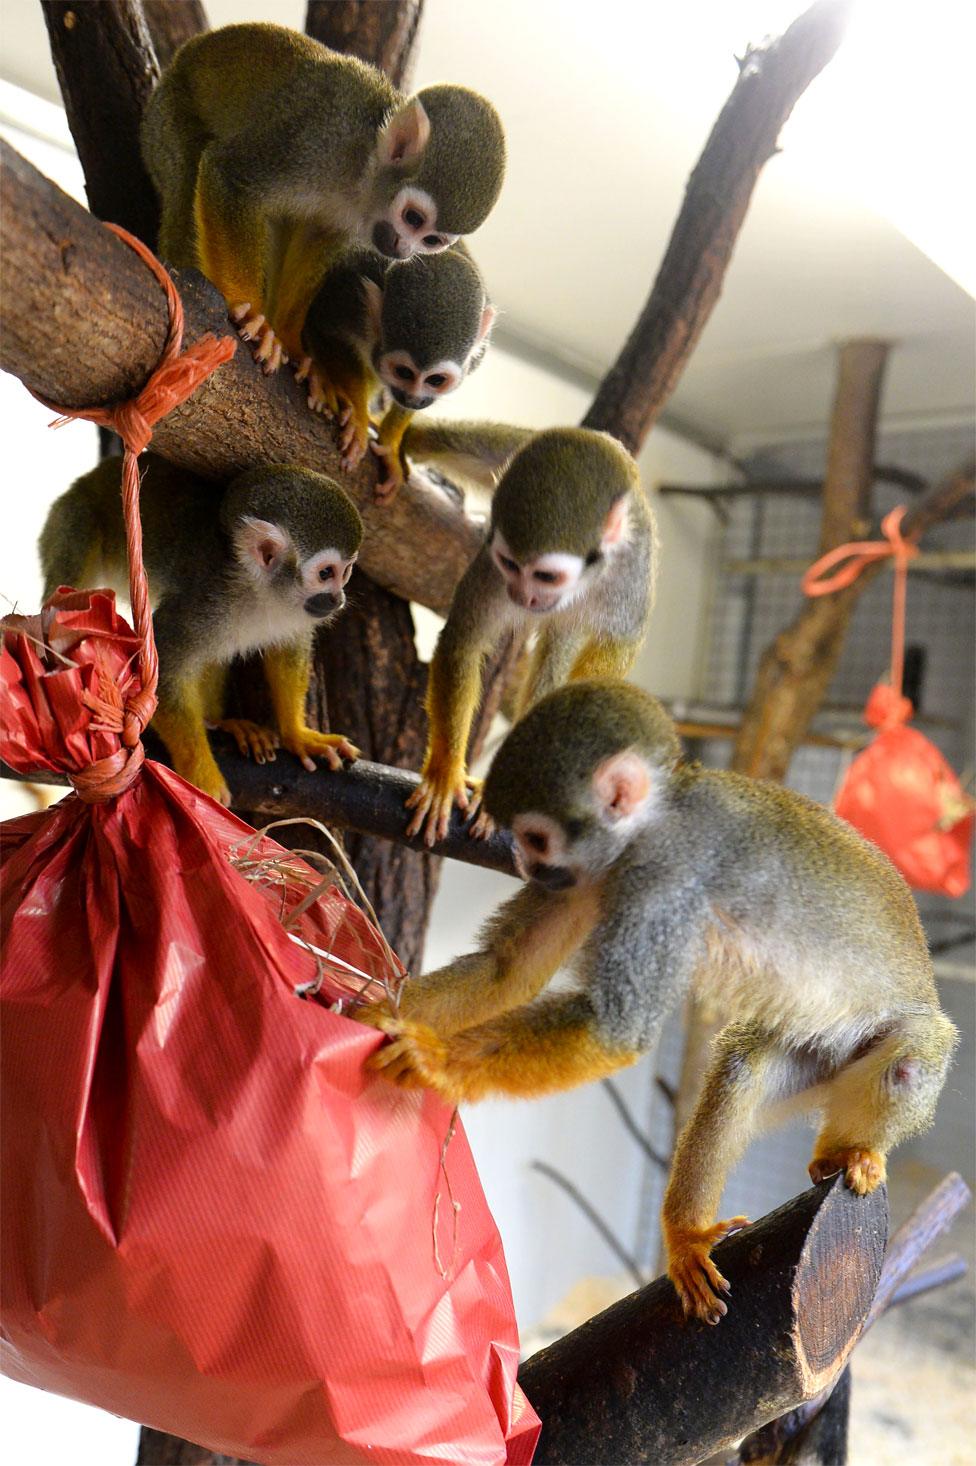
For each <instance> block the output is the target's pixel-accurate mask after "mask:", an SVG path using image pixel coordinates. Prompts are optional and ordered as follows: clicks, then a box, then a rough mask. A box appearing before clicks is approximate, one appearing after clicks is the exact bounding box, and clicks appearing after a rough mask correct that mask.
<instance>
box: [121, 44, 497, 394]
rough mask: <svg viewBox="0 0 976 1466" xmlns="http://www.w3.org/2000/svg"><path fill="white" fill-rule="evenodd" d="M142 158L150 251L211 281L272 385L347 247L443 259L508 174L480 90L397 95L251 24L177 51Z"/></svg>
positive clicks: (332, 55)
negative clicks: (155, 198) (150, 202)
mask: <svg viewBox="0 0 976 1466" xmlns="http://www.w3.org/2000/svg"><path fill="white" fill-rule="evenodd" d="M142 148H143V155H144V157H145V160H146V167H147V169H148V171H149V175H150V177H151V178H152V181H153V183H154V184H155V186H156V191H157V193H158V194H159V199H160V203H161V205H162V224H161V227H160V234H159V249H160V253H161V254H162V255H163V257H164V258H165V259H166V260H167V261H168V262H169V263H170V264H171V265H178V266H194V267H196V268H197V269H200V270H202V271H203V273H204V274H205V275H206V276H207V278H208V279H210V280H212V281H213V283H214V284H215V285H216V286H217V289H218V290H219V291H220V292H221V294H222V295H223V296H224V298H225V299H226V301H227V303H228V306H229V308H230V314H231V317H232V319H233V320H234V321H235V322H236V323H237V325H238V329H239V330H240V332H241V334H242V336H243V337H244V339H245V340H253V341H254V342H255V343H256V350H255V355H256V357H257V359H258V361H260V362H261V363H262V364H263V365H264V368H265V370H266V371H269V372H271V371H275V370H277V368H278V366H279V365H280V364H281V362H282V360H284V355H283V353H287V355H288V356H289V357H290V358H291V359H292V360H293V361H295V362H298V361H299V360H300V359H301V355H302V346H301V333H302V327H303V325H304V323H305V317H306V314H307V312H308V307H309V305H310V304H311V301H312V298H313V296H314V295H315V292H316V291H317V290H318V288H319V286H320V285H321V284H322V281H323V280H324V279H325V276H326V274H327V272H328V270H329V269H330V267H331V266H332V265H334V264H336V263H338V261H339V260H340V259H341V257H342V255H343V254H344V253H345V252H346V250H347V249H349V248H350V247H352V246H354V245H362V246H368V247H371V248H373V249H375V250H377V251H379V253H380V254H381V255H386V256H387V257H388V258H390V259H407V258H409V257H410V256H411V255H413V254H435V253H437V252H438V251H440V250H444V249H448V248H449V247H450V246H451V245H453V244H455V243H456V242H457V240H458V239H459V237H460V236H461V235H464V234H469V233H470V232H471V231H472V230H475V229H477V228H478V227H479V225H480V224H482V223H483V222H484V220H485V219H486V218H487V216H488V214H489V212H490V211H491V209H492V207H493V205H494V203H495V200H496V199H497V197H498V193H499V190H500V189H501V184H502V178H503V176H504V172H505V137H504V133H503V131H502V125H501V122H500V120H499V118H498V114H497V113H496V111H495V109H494V108H493V107H492V105H491V103H490V102H488V101H486V99H485V98H484V97H481V96H479V95H478V94H477V93H476V92H472V91H469V90H468V89H467V88H465V87H460V86H432V87H425V88H424V90H423V91H421V92H419V93H418V94H417V96H415V97H412V98H406V97H404V96H403V95H402V93H400V92H398V91H397V90H396V88H395V87H394V86H393V85H392V83H391V82H390V81H389V80H388V79H387V78H386V77H385V76H384V75H383V74H382V73H381V72H379V71H377V70H376V69H375V68H374V67H372V66H368V65H366V64H365V63H364V62H362V61H358V60H356V59H355V58H354V57H352V56H340V55H338V54H337V53H336V52H335V51H330V50H329V48H328V47H327V46H323V45H320V44H319V42H318V41H315V40H312V39H311V38H310V37H309V36H303V35H300V34H299V33H298V32H297V31H292V30H288V29H286V28H285V27H284V26H278V25H269V24H257V23H256V24H243V25H229V26H224V27H223V28H222V29H220V30H215V31H208V32H206V33H205V34H203V35H199V36H194V37H193V38H192V39H191V40H189V41H187V42H186V43H185V45H183V46H181V47H180V49H179V51H177V53H176V55H175V56H174V57H173V60H172V61H171V63H170V65H169V66H168V67H167V68H166V70H165V72H164V73H163V75H162V77H161V79H160V82H159V85H158V86H157V87H156V90H155V91H154V92H153V94H152V96H151V97H150V99H149V104H148V106H147V108H146V113H145V117H144V119H143V125H142Z"/></svg>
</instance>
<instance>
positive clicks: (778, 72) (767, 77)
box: [583, 0, 851, 453]
mask: <svg viewBox="0 0 976 1466" xmlns="http://www.w3.org/2000/svg"><path fill="white" fill-rule="evenodd" d="M850 9H851V4H850V0H817V3H816V4H814V5H811V7H810V9H809V10H807V11H805V12H804V14H803V15H801V16H800V17H799V19H798V20H796V21H794V22H793V24H792V25H791V26H790V28H789V30H787V31H786V32H785V33H784V34H783V35H782V36H780V37H779V38H778V39H777V40H774V41H769V42H766V43H765V44H763V45H762V46H756V47H750V48H749V49H748V50H747V51H746V54H745V56H744V57H743V59H742V60H741V61H740V63H739V80H738V82H737V83H736V85H735V88H734V89H733V91H732V94H731V95H730V97H729V99H728V101H727V102H726V104H725V106H724V108H723V109H722V111H721V112H720V114H719V117H718V120H717V121H716V123H715V126H714V128H713V129H712V132H711V136H710V137H709V139H708V142H707V143H706V144H705V149H704V152H703V153H702V155H701V158H700V159H699V161H698V164H697V165H696V167H695V170H694V172H693V173H692V175H691V178H690V179H689V181H688V187H687V190H686V192H685V199H684V203H683V204H682V207H681V211H680V213H679V215H678V218H677V222H676V223H675V226H674V230H673V231H672V234H671V239H670V242H669V244H668V248H667V253H666V254H665V256H664V260H663V262H662V264H661V267H660V269H659V271H658V274H657V278H656V279H655V281H654V285H653V288H652V290H651V293H650V296H649V297H648V300H647V303H646V305H645V306H644V309H643V311H642V312H641V314H640V317H639V318H638V321H637V324H636V325H635V327H634V329H633V331H632V332H631V334H630V336H629V338H628V340H627V343H626V345H625V346H624V348H623V350H622V351H621V353H620V355H619V356H618V357H617V360H616V362H615V363H614V365H613V366H612V367H611V368H610V371H609V372H608V373H607V375H606V376H605V377H604V379H603V382H602V383H601V385H600V389H599V391H598V392H597V395H596V398H595V399H594V401H593V404H592V406H591V407H590V409H589V411H588V412H587V414H586V416H585V418H584V419H583V424H584V426H585V427H589V428H602V429H604V430H605V431H606V432H609V433H613V435H614V437H616V438H619V439H620V441H621V442H622V443H624V444H626V446H627V447H628V448H629V449H630V450H631V452H633V453H636V452H637V451H638V449H639V448H640V446H641V444H642V443H643V442H644V439H645V438H646V437H647V434H648V433H649V432H650V430H651V428H652V426H653V425H654V422H655V421H656V419H657V418H658V416H659V415H660V412H661V410H662V408H663V407H664V405H665V403H666V402H667V399H668V398H669V397H670V395H671V393H672V391H673V390H674V388H675V386H676V385H677V382H678V378H679V377H680V375H681V372H682V370H683V369H684V366H685V363H686V362H687V360H688V358H689V356H690V355H691V353H692V352H693V351H694V349H695V345H696V343H697V341H698V338H699V336H700V335H701V333H702V331H703V329H704V327H705V324H706V322H707V321H708V318H709V316H710V315H711V313H712V310H713V308H714V306H715V304H716V302H717V300H718V298H719V295H720V294H721V290H722V284H723V281H724V279H725V272H726V270H727V269H728V266H729V263H730V261H731V258H732V251H733V249H734V247H735V242H736V240H737V238H738V236H739V231H740V229H741V228H742V224H743V221H744V219H745V216H746V211H747V209H748V207H749V202H750V200H751V198H752V194H753V190H754V189H755V186H756V181H757V179H758V177H759V174H760V172H761V171H762V168H763V166H764V164H765V163H766V162H767V161H768V159H769V158H770V157H771V156H772V155H773V153H774V152H775V151H776V140H777V138H778V137H779V133H780V129H781V128H782V126H783V124H784V123H785V121H786V119H787V118H788V117H789V115H790V113H791V112H792V110H793V108H794V106H795V105H796V102H797V101H798V99H799V98H800V97H801V96H802V95H803V93H804V92H805V91H806V89H807V87H808V86H809V84H810V82H811V81H813V79H814V77H815V76H816V75H817V74H818V72H820V71H822V70H823V68H824V67H825V66H826V65H827V63H828V61H830V59H831V57H832V56H833V54H834V52H835V51H836V50H837V47H838V46H839V44H840V42H841V38H842V36H843V34H844V28H845V26H846V24H847V19H848V15H849V13H850Z"/></svg>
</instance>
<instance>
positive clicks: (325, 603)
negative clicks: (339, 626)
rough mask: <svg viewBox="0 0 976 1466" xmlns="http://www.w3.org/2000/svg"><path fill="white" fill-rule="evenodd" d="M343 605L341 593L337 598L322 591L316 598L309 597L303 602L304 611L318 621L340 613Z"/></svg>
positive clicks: (344, 602)
mask: <svg viewBox="0 0 976 1466" xmlns="http://www.w3.org/2000/svg"><path fill="white" fill-rule="evenodd" d="M345 604H346V598H345V595H344V594H343V593H342V591H340V592H339V594H338V595H337V596H332V595H329V593H328V591H322V592H320V594H319V595H317V596H309V598H308V600H307V601H306V602H305V609H306V611H307V612H308V614H309V615H310V616H314V617H316V619H318V620H320V619H321V618H322V617H323V616H332V615H334V614H335V612H336V611H341V610H342V608H343V606H344V605H345Z"/></svg>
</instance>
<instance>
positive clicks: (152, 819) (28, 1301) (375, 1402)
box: [0, 262, 539, 1466]
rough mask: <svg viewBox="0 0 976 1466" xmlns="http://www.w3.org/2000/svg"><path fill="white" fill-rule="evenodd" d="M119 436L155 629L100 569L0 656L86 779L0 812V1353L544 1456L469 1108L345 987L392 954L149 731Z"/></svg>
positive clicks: (58, 752) (169, 1400)
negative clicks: (394, 1080)
mask: <svg viewBox="0 0 976 1466" xmlns="http://www.w3.org/2000/svg"><path fill="white" fill-rule="evenodd" d="M153 264H154V265H155V262H153ZM157 268H158V267H157ZM160 273H161V271H160ZM164 278H165V277H164ZM167 283H168V282H167ZM170 298H171V310H172V311H173V315H174V329H173V332H172V337H171V339H172V340H175V343H176V345H175V349H174V351H175V352H178V349H179V336H180V335H181V330H182V328H181V323H180V322H179V313H178V301H177V300H175V296H173V295H171V297H170ZM174 301H175V303H174ZM167 351H168V352H169V347H168V348H167ZM224 354H225V355H226V352H225V353H224ZM167 360H168V361H169V362H170V363H171V364H172V363H173V361H174V360H175V356H174V352H169V356H168V358H167ZM184 360H185V359H184ZM209 369H210V370H212V365H211V366H210V368H209ZM184 385H185V384H184ZM147 390H148V389H147ZM190 390H192V387H191V388H190ZM145 395H146V394H144V397H145ZM183 395H184V396H185V395H188V393H187V391H186V390H184V391H183ZM140 405H141V407H142V409H144V411H143V414H142V416H143V418H144V419H145V420H144V421H143V422H142V428H143V429H145V432H144V433H143V432H142V431H141V430H140V432H139V433H136V434H133V435H132V436H135V437H136V441H137V443H139V442H140V441H144V440H148V434H149V428H148V424H149V423H151V422H152V421H153V420H155V418H154V417H153V415H152V414H151V413H150V411H148V410H146V409H147V404H146V402H145V401H143V399H142V398H141V399H140ZM130 407H131V404H130ZM163 410H165V408H164V409H163ZM159 415H161V413H160V414H159ZM131 420H132V414H131V413H130V414H129V420H128V425H129V426H131ZM116 421H118V419H117V418H116ZM123 426H126V424H123ZM127 436H129V435H128V434H127ZM126 459H127V461H126V469H125V473H124V476H123V477H124V499H125V502H126V514H127V522H128V523H129V526H130V529H131V530H132V537H131V538H130V564H131V565H132V566H133V578H134V583H133V606H134V609H135V613H136V624H137V627H138V628H139V634H138V635H136V634H135V633H133V632H132V630H131V629H130V628H129V627H128V625H127V624H126V623H125V622H124V621H123V620H122V619H121V618H120V617H119V615H118V614H117V612H116V610H115V605H114V598H113V597H112V596H111V594H110V593H108V592H100V591H95V592H91V593H66V594H59V595H58V596H56V597H54V598H53V600H52V602H51V603H50V604H49V606H48V607H47V608H45V611H44V612H43V613H42V614H41V616H39V617H33V618H21V617H16V618H8V621H7V624H6V627H5V630H6V636H5V642H4V647H3V651H2V654H0V714H2V725H3V734H2V741H0V754H2V756H3V758H4V759H5V760H6V761H7V762H8V763H9V764H11V765H12V766H13V767H14V768H15V769H18V770H20V771H23V772H27V771H30V770H36V769H39V768H43V769H48V770H59V771H61V772H64V773H66V774H67V775H68V776H69V779H70V780H71V782H72V784H73V785H74V788H75V793H74V794H72V795H69V796H68V798H66V799H65V800H63V801H62V802H61V803H60V804H58V805H56V806H55V807H54V808H53V809H51V810H49V811H47V812H45V813H40V814H32V815H28V816H25V817H24V818H21V819H18V820H13V821H10V822H9V823H8V824H7V825H6V826H5V827H4V830H3V836H4V840H3V852H2V855H3V894H2V908H0V931H2V937H3V945H4V974H3V987H2V1039H3V1063H2V1101H3V1111H4V1123H3V1128H2V1134H0V1143H2V1152H0V1161H2V1176H3V1191H4V1206H3V1216H2V1228H3V1231H2V1248H3V1258H4V1285H3V1298H2V1340H3V1363H4V1369H5V1371H6V1372H7V1373H8V1374H10V1375H11V1376H12V1377H13V1378H15V1379H19V1380H23V1381H26V1382H27V1383H29V1384H33V1385H37V1386H40V1387H42V1388H45V1389H50V1390H54V1391H57V1392H58V1393H61V1394H66V1395H70V1396H72V1397H74V1398H77V1399H81V1400H86V1401H88V1402H90V1403H92V1404H95V1405H99V1406H101V1407H103V1408H104V1409H107V1410H110V1411H114V1412H115V1413H117V1414H120V1415H126V1416H129V1417H131V1418H133V1419H136V1420H139V1421H141V1422H144V1423H146V1424H150V1425H153V1426H155V1427H157V1428H159V1429H161V1430H165V1431H169V1432H171V1433H173V1434H176V1435H180V1436H182V1437H184V1438H187V1439H190V1440H193V1441H196V1442H199V1443H201V1444H203V1445H205V1446H207V1447H209V1448H210V1449H212V1450H215V1451H221V1452H225V1453H227V1454H230V1455H233V1456H238V1457H244V1458H246V1459H249V1460H255V1461H258V1462H262V1463H269V1466H323V1463H324V1462H329V1463H330V1466H342V1463H353V1462H365V1461H367V1460H369V1461H373V1462H385V1463H390V1466H393V1463H396V1466H408V1463H414V1462H415V1463H418V1466H419V1463H421V1462H430V1461H432V1460H435V1459H436V1460H441V1461H444V1460H450V1461H451V1462H458V1463H471V1466H475V1463H477V1466H494V1463H498V1466H500V1463H503V1462H506V1461H510V1462H516V1463H521V1462H525V1463H527V1462H529V1461H530V1459H531V1456H532V1451H533V1449H534V1445H535V1440H536V1438H537V1435H538V1430H539V1426H538V1421H537V1419H536V1417H535V1415H534V1413H533V1411H532V1409H531V1407H530V1406H529V1405H528V1404H527V1403H526V1401H525V1399H524V1397H523V1396H522V1394H521V1391H520V1390H519V1388H518V1385H517V1383H516V1380H515V1373H516V1368H517V1360H518V1339H517V1333H516V1325H515V1319H514V1313H513V1308H512V1300H511V1294H510V1290H509V1284H508V1277H507V1274H506V1269H505V1262H504V1257H503V1254H502V1248H501V1243H500V1240H499V1237H498V1233H497V1231H496V1229H495V1226H494V1223H493V1221H492V1218H491V1215H490V1213H489V1211H488V1208H487V1205H486V1203H485V1199H484V1196H483V1194H482V1191H481V1187H480V1184H479V1181H478V1177H477V1173H476V1171H475V1167H474V1163H473V1160H472V1157H471V1153H470V1151H469V1149H468V1146H467V1143H466V1140H465V1138H464V1135H463V1133H462V1131H461V1127H460V1125H459V1124H457V1122H456V1117H452V1115H451V1112H450V1111H449V1109H447V1107H445V1105H444V1104H443V1103H442V1102H441V1101H439V1100H438V1099H437V1098H436V1096H435V1095H433V1093H431V1092H429V1091H416V1092H410V1093H408V1092H405V1091H398V1090H395V1089H394V1088H393V1087H392V1086H389V1085H386V1084H384V1083H383V1082H382V1081H381V1080H379V1079H378V1078H377V1077H375V1076H373V1075H368V1074H367V1072H366V1071H365V1069H364V1061H365V1059H366V1058H367V1057H368V1055H369V1054H370V1053H371V1052H372V1051H373V1050H374V1049H375V1048H376V1046H377V1044H378V1043H380V1042H381V1041H382V1036H381V1035H380V1034H378V1033H376V1032H374V1031H373V1030H371V1029H369V1028H367V1027H364V1026H363V1025H361V1024H358V1023H354V1022H352V1021H350V1020H349V1019H347V1018H345V1017H344V1016H342V1013H341V1011H336V1006H337V1005H338V1006H339V1007H340V1008H341V1004H342V1001H343V998H344V996H345V997H347V996H348V995H349V993H350V992H357V993H360V992H361V991H362V990H363V989H368V988H371V987H378V988H379V990H380V991H381V992H385V991H389V990H390V989H391V988H392V989H393V990H395V988H396V985H397V984H398V982H399V981H400V979H401V977H402V975H403V974H402V969H401V968H400V966H399V964H398V963H397V961H396V959H395V957H393V955H392V953H390V951H389V948H388V947H387V946H386V944H385V942H384V941H383V939H382V937H381V935H380V933H379V932H378V930H377V929H376V928H375V927H374V926H372V925H371V923H370V922H369V921H368V920H367V919H366V917H365V916H363V915H362V913H360V912H359V911H358V910H357V908H356V907H355V906H354V905H353V904H352V903H351V902H350V901H349V900H347V899H346V897H345V896H344V895H343V894H342V893H341V892H340V891H339V890H338V889H336V887H335V886H334V885H330V884H329V883H328V881H326V882H325V883H324V884H323V883H322V881H321V879H320V876H319V874H318V873H317V872H315V871H314V870H313V869H312V867H311V866H310V865H308V864H307V863H306V862H305V861H303V860H301V859H299V858H298V857H297V856H295V855H294V854H293V853H292V852H289V851H285V850H283V849H282V848H281V847H280V846H278V845H277V844H276V843H275V842H274V841H273V840H270V839H267V838H266V837H262V836H260V835H256V834H255V832H254V831H252V830H251V829H250V828H249V827H248V826H247V825H245V824H243V823H242V822H241V821H240V820H238V819H237V818H236V817H235V816H233V815H231V814H230V813H229V812H228V811H227V810H225V809H223V808H221V807H220V806H219V805H218V804H216V803H215V802H214V801H212V800H210V799H209V798H207V797H206V796H205V795H202V794H201V793H200V792H199V791H198V790H196V789H194V788H193V787H192V786H191V785H189V784H187V783H186V782H185V781H184V780H182V779H181V778H179V777H178V776H177V775H176V774H174V773H172V772H171V771H170V770H168V769H166V768H163V767H162V766H160V765H158V764H155V763H152V762H149V761H144V759H143V754H142V745H141V743H140V742H139V733H140V732H141V729H142V727H143V726H144V725H145V723H146V722H147V721H148V718H149V717H151V715H152V710H153V706H154V701H155V699H154V686H155V666H154V652H153V647H152V640H151V622H150V618H149V610H148V604H147V602H146V597H145V580H144V577H142V581H141V586H140V584H139V583H138V581H139V577H140V575H141V569H140V568H139V567H141V555H140V552H139V543H138V539H139V537H138V513H137V506H138V474H137V471H136V467H135V456H134V454H132V453H130V452H127V455H126ZM316 884H318V886H319V887H321V889H319V890H315V887H316Z"/></svg>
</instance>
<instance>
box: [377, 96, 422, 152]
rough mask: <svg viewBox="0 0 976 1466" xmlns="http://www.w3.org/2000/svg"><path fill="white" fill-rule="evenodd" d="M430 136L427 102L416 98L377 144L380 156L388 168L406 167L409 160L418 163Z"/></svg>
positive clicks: (390, 121)
mask: <svg viewBox="0 0 976 1466" xmlns="http://www.w3.org/2000/svg"><path fill="white" fill-rule="evenodd" d="M429 137H430V118H429V117H428V116H427V113H426V112H425V111H424V104H423V102H418V101H417V98H416V97H414V98H413V99H412V100H411V101H409V102H404V104H403V106H402V107H401V108H400V110H399V112H394V114H393V116H392V117H391V118H390V120H389V122H387V124H386V126H385V127H384V128H383V130H382V132H381V133H380V135H379V141H378V143H377V148H376V152H377V156H378V158H379V160H380V162H381V163H383V164H386V165H387V166H388V167H400V168H402V167H403V166H404V165H405V164H407V163H416V162H418V160H419V159H420V158H421V157H422V156H423V152H424V148H425V147H426V146H427V139H428V138H429Z"/></svg>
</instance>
